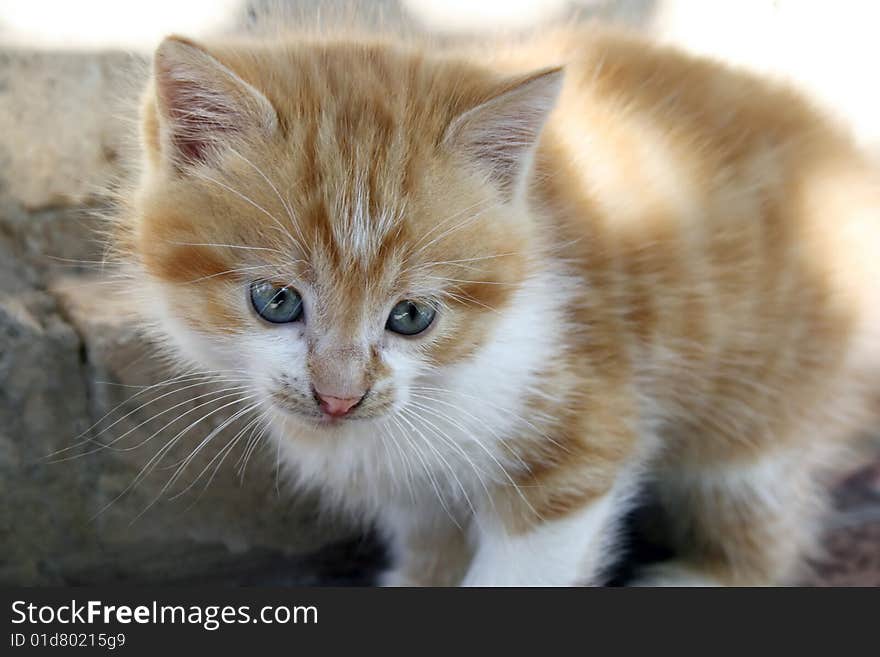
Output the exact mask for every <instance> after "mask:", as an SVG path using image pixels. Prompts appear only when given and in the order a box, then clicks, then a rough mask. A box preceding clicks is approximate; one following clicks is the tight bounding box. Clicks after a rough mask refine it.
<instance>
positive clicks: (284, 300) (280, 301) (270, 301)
mask: <svg viewBox="0 0 880 657" xmlns="http://www.w3.org/2000/svg"><path fill="white" fill-rule="evenodd" d="M251 303H252V304H253V306H254V310H256V311H257V314H258V315H259V316H260V317H262V318H263V319H265V320H266V321H267V322H272V323H273V324H286V323H287V322H295V321H296V320H298V319H299V318H300V317H301V316H302V297H301V296H300V295H299V292H297V291H296V290H294V289H293V288H290V287H279V286H277V285H272V283H269V282H268V281H255V282H253V283H251Z"/></svg>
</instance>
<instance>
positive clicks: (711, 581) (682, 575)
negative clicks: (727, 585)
mask: <svg viewBox="0 0 880 657" xmlns="http://www.w3.org/2000/svg"><path fill="white" fill-rule="evenodd" d="M629 586H675V587H685V586H687V587H691V586H724V584H723V583H722V582H721V581H719V580H717V579H715V578H714V577H712V576H710V575H708V574H706V573H704V572H702V571H700V570H698V569H697V568H694V567H693V566H689V565H688V564H686V563H682V562H680V561H664V562H662V563H658V564H654V565H651V566H646V567H645V568H643V569H642V570H641V571H640V572H639V574H638V575H637V576H636V578H635V579H634V580H633V581H632V582H630V583H629Z"/></svg>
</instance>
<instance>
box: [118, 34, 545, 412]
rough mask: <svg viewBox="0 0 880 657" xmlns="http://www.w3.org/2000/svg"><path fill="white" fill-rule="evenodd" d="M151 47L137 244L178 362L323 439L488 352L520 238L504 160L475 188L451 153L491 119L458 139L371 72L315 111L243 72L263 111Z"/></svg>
mask: <svg viewBox="0 0 880 657" xmlns="http://www.w3.org/2000/svg"><path fill="white" fill-rule="evenodd" d="M169 43H170V44H171V45H168V44H169ZM163 48H165V50H164V51H163V50H162V49H160V51H159V55H158V57H157V76H156V77H157V79H156V88H157V92H158V93H157V100H156V101H155V103H154V104H153V103H148V106H147V111H146V120H145V142H146V144H147V147H148V155H149V156H150V158H151V160H152V166H153V167H154V168H153V170H152V171H151V172H149V173H148V175H147V176H146V177H145V181H144V184H143V186H142V189H141V193H140V196H139V198H138V209H139V215H140V216H139V221H138V225H137V229H136V231H135V239H134V244H135V249H136V251H137V253H136V255H137V258H138V260H139V262H140V263H141V264H142V266H143V267H144V269H145V270H146V273H147V274H148V279H149V281H150V283H149V285H150V288H149V293H150V295H149V297H148V298H149V299H150V300H151V303H154V304H155V306H154V307H153V308H152V309H151V312H152V313H153V314H154V316H156V317H157V318H158V320H159V323H160V325H161V328H162V330H163V332H164V333H166V334H167V335H168V336H169V337H170V338H171V339H172V342H173V343H174V345H175V346H176V347H177V348H178V349H179V351H180V352H181V353H182V354H183V355H184V357H185V358H186V359H188V360H191V361H194V362H196V363H197V364H198V365H200V366H201V367H203V368H205V369H208V370H212V371H222V372H226V373H227V375H228V376H229V377H231V378H235V379H236V380H238V381H240V382H242V383H244V384H246V385H247V386H248V387H249V390H251V391H252V394H254V395H255V399H257V400H260V401H262V403H263V405H264V406H265V407H267V408H268V409H269V410H270V411H271V412H272V413H276V414H281V415H282V416H284V417H286V418H291V419H294V420H298V421H300V422H301V423H304V424H306V425H309V426H311V427H327V428H329V427H339V426H342V425H344V424H345V423H352V422H359V421H364V420H375V419H379V418H382V417H385V416H386V415H387V414H389V413H393V412H394V411H396V410H398V409H400V408H402V407H403V406H404V405H406V404H408V403H417V401H415V402H414V400H413V395H415V396H416V398H417V396H418V386H419V385H421V384H424V382H425V381H427V380H433V381H434V382H436V381H440V380H442V374H443V372H444V370H446V368H454V367H456V365H457V364H460V363H462V362H464V361H466V360H467V359H468V357H469V356H471V355H472V354H473V353H474V352H475V351H476V350H478V349H479V348H480V346H481V345H482V344H484V342H485V341H486V340H488V339H490V336H491V334H492V327H493V325H494V323H495V321H496V318H497V316H498V314H499V313H502V312H504V311H505V309H506V307H507V304H508V303H509V300H510V297H511V295H512V293H513V292H514V290H515V289H516V288H517V286H518V285H519V284H520V282H521V281H522V280H523V278H524V277H525V276H526V275H527V273H528V258H527V254H528V252H529V243H530V231H531V225H530V222H529V221H528V220H527V217H526V216H525V215H524V212H523V210H522V204H521V203H518V202H517V201H516V198H515V193H514V191H513V190H514V187H515V185H516V180H515V175H516V171H515V170H514V169H513V168H511V161H510V160H509V158H508V159H507V160H505V159H504V157H503V156H507V155H509V154H508V153H506V152H504V153H500V152H495V151H492V152H491V156H492V157H493V158H494V159H493V160H492V162H491V163H487V165H486V167H487V168H486V169H485V175H479V174H478V173H477V172H476V171H475V169H474V168H472V167H470V166H469V165H468V164H467V162H466V157H464V153H463V152H461V153H460V152H456V151H457V150H459V151H465V150H466V149H467V148H468V145H469V144H468V141H467V140H468V139H471V140H472V141H473V140H475V139H477V137H478V136H479V137H480V138H483V137H484V136H485V135H484V130H483V128H485V126H484V125H482V123H485V122H487V121H490V120H491V117H487V118H486V119H481V126H480V131H479V132H480V134H479V135H470V133H469V131H471V132H473V131H474V128H472V127H470V126H469V125H468V124H467V122H466V121H465V122H464V123H463V125H461V126H458V127H455V126H454V127H453V128H452V130H455V131H456V132H455V134H452V133H450V128H449V124H450V118H451V119H453V121H454V118H455V116H456V112H455V110H452V109H449V108H444V107H439V108H438V107H430V106H429V105H428V104H426V105H424V106H423V107H413V106H412V105H411V103H412V98H409V99H407V98H405V96H403V95H401V96H400V97H397V98H395V97H389V96H388V94H386V93H383V91H382V88H381V83H382V81H381V80H379V79H375V80H372V81H367V82H365V81H364V79H363V76H365V75H369V72H365V73H362V74H361V77H360V78H358V77H357V76H355V77H353V78H352V80H353V81H352V83H351V85H350V88H348V89H346V90H345V92H346V93H339V92H337V93H336V94H334V95H328V94H329V93H330V91H329V90H328V88H327V86H326V84H327V83H326V81H324V80H318V81H316V80H315V79H311V78H308V77H303V76H297V75H292V76H291V77H290V79H289V80H288V81H287V86H286V88H281V89H278V88H277V84H278V80H277V72H275V73H274V75H275V76H276V77H274V78H273V70H272V68H271V65H272V60H271V59H270V58H269V59H266V61H264V62H262V63H258V64H257V65H256V66H255V67H252V68H248V69H245V70H242V68H241V67H243V66H244V65H243V64H241V63H240V62H238V64H239V66H238V67H237V68H238V69H239V70H240V71H241V74H242V75H248V82H251V83H252V84H254V85H258V84H259V82H260V75H261V73H262V74H265V75H266V76H268V79H273V80H274V82H275V84H276V87H275V88H271V85H270V84H269V83H266V86H267V87H270V88H267V89H265V93H266V94H269V93H272V94H273V100H274V102H271V101H269V100H268V97H267V96H266V95H264V91H262V90H258V89H257V88H255V87H252V86H250V84H248V83H245V82H244V81H243V80H242V79H240V78H238V77H237V76H236V74H233V73H231V71H230V70H229V69H226V68H225V67H222V66H221V65H220V64H219V63H217V61H216V60H214V59H213V58H212V57H210V56H208V55H206V54H205V53H204V52H203V51H201V50H199V49H196V48H195V47H193V46H190V45H186V44H182V43H180V42H176V41H172V42H166V44H165V45H164V46H163ZM163 52H164V54H163ZM341 59H342V60H343V61H341V62H340V65H341V67H345V66H353V67H357V66H358V63H357V58H355V59H353V60H352V61H351V62H347V61H344V59H345V58H344V57H342V58H341ZM227 61H229V62H230V64H229V65H230V66H233V65H234V64H235V63H236V62H237V60H236V59H235V57H234V56H233V55H227ZM248 61H249V60H248ZM215 64H216V67H215V68H212V67H214V66H215ZM251 64H253V62H251ZM287 64H288V65H290V62H287ZM300 65H304V63H302V62H300ZM361 65H362V62H361ZM261 67H262V68H261ZM355 73H356V71H353V72H352V74H353V75H354V74H355ZM376 75H377V74H376V73H375V71H373V77H375V76H376ZM331 77H333V76H331ZM356 80H359V81H358V82H355V81H356ZM284 86H285V85H282V87H284ZM557 86H558V85H557ZM294 94H298V96H296V97H295V98H292V95H294ZM553 95H555V92H554V94H553ZM284 96H287V98H286V99H284ZM200 103H201V105H200ZM493 111H494V112H495V113H497V112H498V110H497V109H495V110H493ZM447 115H449V116H447ZM192 117H196V119H193V118H192ZM541 120H542V121H543V117H542V119H541ZM459 123H462V122H459ZM539 127H540V125H538V128H539ZM535 135H537V131H535ZM456 142H461V144H460V147H459V146H457V145H456ZM520 151H522V148H521V147H520ZM520 156H522V153H518V154H517V157H520ZM493 167H495V168H493ZM498 167H500V168H498ZM496 169H497V170H496Z"/></svg>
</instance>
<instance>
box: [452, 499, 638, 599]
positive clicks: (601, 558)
mask: <svg viewBox="0 0 880 657" xmlns="http://www.w3.org/2000/svg"><path fill="white" fill-rule="evenodd" d="M622 506H623V501H622V499H621V496H620V495H619V493H618V490H617V489H616V488H612V489H611V490H609V491H608V492H606V493H604V494H601V495H597V496H596V497H594V498H592V499H590V500H589V501H586V502H585V503H584V504H583V505H582V506H580V507H579V508H577V509H574V510H572V511H571V512H570V513H568V514H566V515H564V516H562V517H557V518H554V519H551V520H541V521H536V522H533V523H530V524H529V526H528V527H527V528H517V527H515V526H511V523H510V522H509V521H507V522H506V521H505V520H504V517H503V516H499V515H496V514H492V513H488V514H485V515H484V516H483V517H482V518H481V519H480V523H479V528H478V529H477V532H476V533H477V536H478V541H479V542H478V547H477V552H476V555H475V557H474V559H473V561H472V563H471V567H470V569H469V570H468V573H467V575H466V576H465V578H464V581H463V582H462V584H463V585H464V586H576V585H590V584H597V583H599V582H598V581H597V580H598V577H599V575H600V574H601V570H602V567H603V566H604V565H606V563H607V560H608V553H609V551H610V549H611V548H612V539H613V534H614V524H615V522H616V520H617V519H618V518H619V517H620V515H621V513H622V508H621V507H622Z"/></svg>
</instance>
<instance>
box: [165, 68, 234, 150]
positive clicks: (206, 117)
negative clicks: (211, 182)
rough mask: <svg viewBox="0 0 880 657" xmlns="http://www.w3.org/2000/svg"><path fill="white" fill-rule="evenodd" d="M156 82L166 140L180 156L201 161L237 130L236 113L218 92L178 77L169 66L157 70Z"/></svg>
mask: <svg viewBox="0 0 880 657" xmlns="http://www.w3.org/2000/svg"><path fill="white" fill-rule="evenodd" d="M158 84H159V95H160V98H161V101H162V103H163V105H164V111H165V115H166V118H167V120H168V129H169V137H170V141H171V144H172V147H173V148H174V149H175V151H176V154H177V156H179V157H180V158H181V159H183V160H185V161H189V162H203V161H204V160H205V159H206V158H207V154H208V151H209V150H210V148H211V147H212V146H213V145H214V144H216V143H217V142H218V141H220V139H222V137H223V136H224V135H228V134H229V133H232V132H238V131H239V130H240V128H241V120H242V117H241V115H240V113H239V112H238V111H237V110H236V109H235V108H234V107H233V105H232V103H231V102H230V101H231V99H229V98H228V97H225V96H224V95H222V94H221V93H217V92H212V91H211V90H208V89H205V88H203V87H202V86H200V82H199V81H195V80H185V79H181V78H180V77H178V75H176V72H175V71H174V70H173V69H172V70H166V71H162V72H160V74H159V76H158Z"/></svg>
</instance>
